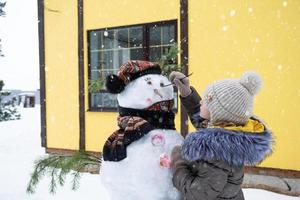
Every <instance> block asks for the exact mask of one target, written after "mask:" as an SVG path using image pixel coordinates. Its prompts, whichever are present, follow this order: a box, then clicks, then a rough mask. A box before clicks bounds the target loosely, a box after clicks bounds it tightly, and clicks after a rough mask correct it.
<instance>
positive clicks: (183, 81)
mask: <svg viewBox="0 0 300 200" xmlns="http://www.w3.org/2000/svg"><path fill="white" fill-rule="evenodd" d="M184 77H186V75H184V74H183V73H180V72H176V71H173V72H172V73H171V74H170V76H169V79H170V81H171V82H172V83H174V84H175V86H176V87H177V88H178V90H179V92H180V95H181V96H182V97H187V96H188V95H189V94H191V92H192V90H191V88H190V81H189V78H188V77H186V78H184Z"/></svg>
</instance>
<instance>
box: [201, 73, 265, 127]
mask: <svg viewBox="0 0 300 200" xmlns="http://www.w3.org/2000/svg"><path fill="white" fill-rule="evenodd" d="M261 86H262V80H261V78H260V76H259V75H258V74H257V73H255V72H252V71H248V72H245V73H244V74H243V75H242V76H241V78H240V79H225V80H220V81H216V82H214V83H212V84H210V85H208V86H207V88H206V90H205V92H204V96H203V97H204V103H205V104H206V105H207V107H208V110H209V112H210V122H211V123H213V124H215V123H219V122H220V123H222V122H229V123H230V122H232V123H234V124H237V125H244V124H246V122H247V121H248V120H249V118H250V117H251V116H252V115H253V113H252V112H253V99H254V95H256V94H257V93H258V91H259V90H260V88H261Z"/></svg>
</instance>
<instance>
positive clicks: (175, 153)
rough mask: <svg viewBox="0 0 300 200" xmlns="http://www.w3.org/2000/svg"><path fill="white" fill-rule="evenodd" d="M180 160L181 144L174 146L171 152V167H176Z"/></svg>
mask: <svg viewBox="0 0 300 200" xmlns="http://www.w3.org/2000/svg"><path fill="white" fill-rule="evenodd" d="M181 160H182V158H181V146H175V147H174V148H173V150H172V153H171V168H176V164H177V163H178V162H179V161H181Z"/></svg>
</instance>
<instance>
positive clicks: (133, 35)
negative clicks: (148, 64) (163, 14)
mask: <svg viewBox="0 0 300 200" xmlns="http://www.w3.org/2000/svg"><path fill="white" fill-rule="evenodd" d="M142 45H143V27H142V26H137V27H132V28H130V29H129V47H142Z"/></svg>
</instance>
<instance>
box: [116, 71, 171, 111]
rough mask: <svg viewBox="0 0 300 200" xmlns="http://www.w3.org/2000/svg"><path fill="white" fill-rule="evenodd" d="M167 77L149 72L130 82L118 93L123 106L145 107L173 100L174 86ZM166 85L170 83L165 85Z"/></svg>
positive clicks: (120, 103)
mask: <svg viewBox="0 0 300 200" xmlns="http://www.w3.org/2000/svg"><path fill="white" fill-rule="evenodd" d="M169 84H171V82H170V81H169V80H168V79H167V77H165V76H162V75H159V74H149V75H145V76H142V77H140V78H137V79H136V80H134V81H132V82H130V83H129V84H128V85H127V86H126V87H125V90H124V91H123V92H121V93H120V94H118V102H119V105H120V106H121V107H126V108H135V109H145V108H148V107H149V106H151V105H153V104H155V103H157V102H161V101H167V100H173V98H174V90H173V86H172V85H169ZM165 85H169V86H167V87H164V86H165Z"/></svg>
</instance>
